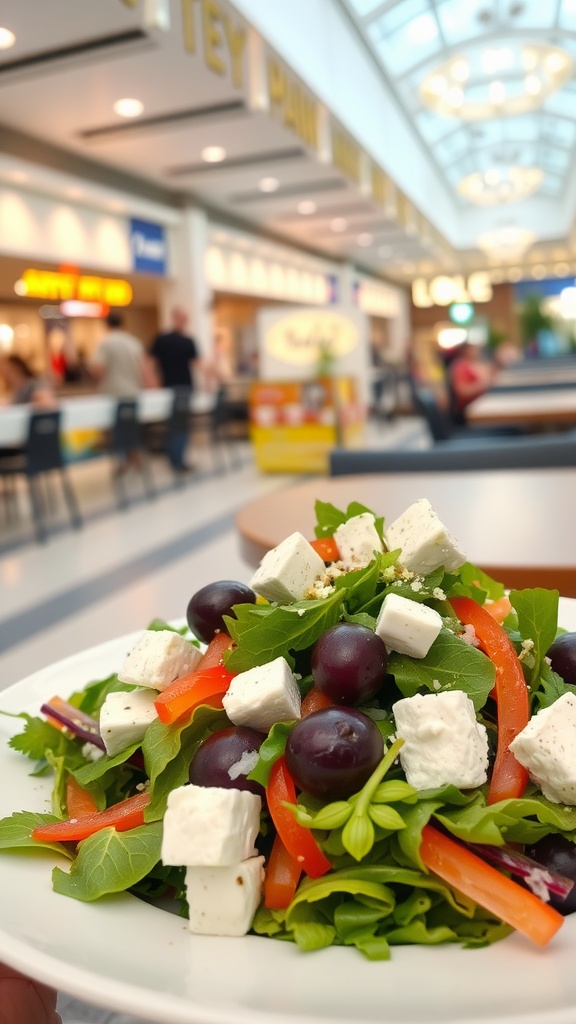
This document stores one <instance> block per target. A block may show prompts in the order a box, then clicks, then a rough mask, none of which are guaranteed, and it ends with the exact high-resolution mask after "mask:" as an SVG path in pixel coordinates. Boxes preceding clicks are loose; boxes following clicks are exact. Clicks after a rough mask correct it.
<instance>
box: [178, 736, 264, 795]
mask: <svg viewBox="0 0 576 1024" xmlns="http://www.w3.org/2000/svg"><path fill="white" fill-rule="evenodd" d="M262 740H263V736H262V735H261V733H259V732H256V731H255V730H254V729H248V728H247V727H246V726H243V725H239V726H231V727H230V728H229V729H220V730H219V731H218V732H215V733H213V734H212V736H209V737H208V739H207V740H204V742H203V743H201V744H200V746H199V747H198V750H197V751H196V753H195V755H194V757H193V758H192V763H191V765H190V771H189V776H188V777H189V779H190V782H191V783H192V784H193V785H194V786H220V787H221V788H222V789H247V790H248V792H250V793H256V794H257V795H258V796H263V795H264V789H263V787H262V786H261V785H260V783H259V782H254V781H252V779H247V778H246V776H247V775H248V773H249V772H251V771H252V769H253V767H254V764H255V762H256V758H255V757H254V755H255V754H257V753H258V751H259V750H260V744H261V743H262Z"/></svg>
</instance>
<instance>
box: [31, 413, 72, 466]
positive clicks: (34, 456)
mask: <svg viewBox="0 0 576 1024" xmlns="http://www.w3.org/2000/svg"><path fill="white" fill-rule="evenodd" d="M60 415H61V414H60V410H59V409H49V410H42V411H41V412H32V413H30V419H29V421H28V436H27V440H26V448H25V451H26V473H27V475H28V476H36V475H37V474H38V473H47V472H48V471H49V470H51V469H61V468H62V466H63V465H64V459H63V456H62V449H61V447H60Z"/></svg>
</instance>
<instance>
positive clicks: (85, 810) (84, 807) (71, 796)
mask: <svg viewBox="0 0 576 1024" xmlns="http://www.w3.org/2000/svg"><path fill="white" fill-rule="evenodd" d="M66 810H67V811H68V816H69V817H70V818H84V817H86V815H88V814H97V813H98V808H97V806H96V803H95V801H94V797H93V796H92V794H91V793H89V792H88V790H87V789H84V786H81V785H80V783H79V782H76V779H75V778H74V776H73V775H69V776H68V778H67V779H66Z"/></svg>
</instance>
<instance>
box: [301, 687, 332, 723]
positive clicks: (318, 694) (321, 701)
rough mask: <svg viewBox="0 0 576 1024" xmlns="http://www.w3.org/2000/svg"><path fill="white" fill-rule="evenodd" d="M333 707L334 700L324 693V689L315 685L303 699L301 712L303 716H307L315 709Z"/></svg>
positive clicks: (320, 709) (321, 709)
mask: <svg viewBox="0 0 576 1024" xmlns="http://www.w3.org/2000/svg"><path fill="white" fill-rule="evenodd" d="M332 707H334V701H333V700H330V698H329V697H327V696H326V694H325V693H322V690H319V689H318V687H317V686H313V687H312V689H310V690H308V693H307V694H306V696H305V697H304V700H303V701H302V707H301V708H300V714H301V716H302V718H306V715H311V714H312V712H313V711H323V710H324V708H332Z"/></svg>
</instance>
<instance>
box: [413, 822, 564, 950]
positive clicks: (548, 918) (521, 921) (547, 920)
mask: <svg viewBox="0 0 576 1024" xmlns="http://www.w3.org/2000/svg"><path fill="white" fill-rule="evenodd" d="M420 859H421V860H422V863H423V864H424V866H425V867H426V868H428V870H429V871H432V872H433V873H434V874H435V875H438V876H439V877H440V878H442V879H443V880H444V881H445V882H447V883H448V885H451V886H453V887H454V889H458V890H459V892H462V893H464V895H465V896H468V897H469V898H470V899H472V900H474V902H475V903H477V904H478V906H480V907H484V908H485V909H486V910H488V911H489V912H490V913H491V914H494V915H495V916H496V917H498V918H500V920H501V921H505V922H506V924H509V925H510V926H511V927H512V928H515V929H516V931H518V932H521V933H522V935H526V936H527V938H529V939H531V940H532V942H536V943H537V944H538V945H540V946H545V945H546V943H547V942H549V941H550V939H551V938H552V936H553V935H555V934H556V932H557V931H558V929H559V928H560V926H561V924H562V923H563V921H564V918H563V916H562V914H560V913H559V912H558V911H557V910H554V908H553V907H551V906H550V904H549V903H544V902H543V901H542V900H540V899H538V897H537V896H535V895H534V893H532V892H530V891H529V890H528V889H524V888H523V887H522V886H520V885H518V883H517V882H513V881H512V879H511V878H508V876H507V875H504V874H502V872H501V871H498V870H497V868H494V867H492V865H491V864H487V863H486V861H484V860H482V858H481V857H478V856H477V855H476V854H475V853H472V851H471V850H467V849H466V847H464V846H461V845H460V843H457V842H455V841H454V839H452V837H451V836H446V835H444V834H443V833H442V832H439V831H438V830H437V829H435V828H434V827H433V826H432V825H425V826H424V828H423V829H422V843H421V845H420Z"/></svg>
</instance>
